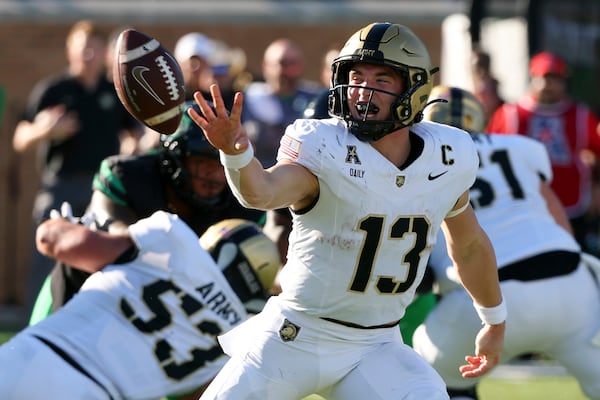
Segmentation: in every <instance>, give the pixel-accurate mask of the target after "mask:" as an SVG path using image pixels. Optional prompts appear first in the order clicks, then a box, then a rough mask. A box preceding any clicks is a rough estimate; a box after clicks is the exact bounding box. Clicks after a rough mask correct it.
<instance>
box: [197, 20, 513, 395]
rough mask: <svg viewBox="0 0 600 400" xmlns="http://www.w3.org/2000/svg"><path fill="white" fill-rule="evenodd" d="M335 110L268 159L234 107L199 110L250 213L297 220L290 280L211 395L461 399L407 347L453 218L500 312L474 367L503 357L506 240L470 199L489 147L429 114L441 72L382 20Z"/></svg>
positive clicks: (489, 324)
mask: <svg viewBox="0 0 600 400" xmlns="http://www.w3.org/2000/svg"><path fill="white" fill-rule="evenodd" d="M332 71H333V72H332V80H331V82H332V84H331V92H330V102H329V105H330V109H329V113H330V115H333V116H335V117H334V118H330V119H323V120H310V119H309V120H305V119H302V120H297V121H296V122H295V123H293V124H292V125H290V126H289V127H288V128H286V131H285V134H284V135H283V136H282V138H281V141H280V147H279V150H278V161H277V163H276V164H275V165H274V166H272V167H270V168H268V169H263V167H262V166H261V164H260V163H259V162H258V160H257V159H256V158H254V157H253V150H252V147H251V145H250V144H249V141H248V136H247V134H246V132H245V131H244V129H243V127H242V126H241V124H240V115H241V110H242V103H243V98H242V94H241V93H238V94H237V95H236V98H235V101H234V106H233V108H232V110H231V114H228V112H227V110H226V109H225V107H224V105H223V100H222V98H221V96H220V92H219V89H218V87H217V86H213V87H212V88H211V91H212V96H213V101H214V104H215V106H216V107H215V110H216V111H215V112H213V110H212V109H211V108H210V107H209V105H208V104H207V103H206V101H205V100H204V99H203V98H202V97H201V96H200V94H199V93H197V94H196V95H195V99H196V102H197V103H198V104H199V106H200V108H201V110H202V112H203V114H204V117H202V116H200V115H199V114H198V113H196V112H193V111H191V112H190V115H191V116H192V117H193V119H194V120H195V121H196V123H198V125H199V126H200V127H201V128H202V129H203V130H204V132H205V134H206V137H207V138H208V140H209V141H210V142H211V143H212V144H213V145H214V146H215V147H217V148H219V150H220V156H221V162H222V163H223V165H224V166H225V168H226V173H227V180H228V183H229V185H230V186H231V188H232V190H233V192H234V194H235V195H236V196H237V197H238V199H239V200H240V202H241V203H242V204H244V205H246V206H247V207H250V208H258V209H277V208H283V207H289V208H290V210H291V211H292V214H293V228H292V232H291V234H290V238H289V251H288V257H287V263H286V265H285V266H284V268H283V270H282V273H281V276H280V283H281V289H282V292H281V293H280V294H279V295H278V296H274V297H272V298H271V299H270V300H269V301H268V302H267V305H266V306H265V308H264V309H263V311H262V312H261V313H259V314H258V315H257V316H256V317H254V318H252V319H251V320H249V321H248V323H243V324H241V325H240V326H238V327H237V328H234V330H232V331H230V332H229V334H226V335H224V336H222V337H221V338H220V343H221V345H222V346H223V348H224V350H225V351H226V353H227V354H229V355H230V356H231V357H232V358H231V360H230V361H228V363H227V364H226V365H225V367H224V368H223V369H222V370H221V372H220V373H219V374H218V375H217V377H216V378H215V380H214V381H213V383H212V384H211V385H210V386H209V388H208V389H207V391H206V392H205V393H204V395H203V396H202V399H203V400H204V399H231V400H240V399H277V400H288V399H289V400H292V399H300V398H302V397H304V396H306V395H308V394H310V393H318V394H321V395H323V396H324V397H326V398H327V399H330V400H335V399H344V400H348V399H357V400H358V399H360V400H364V399H391V398H402V399H419V400H422V399H447V398H448V395H447V392H446V387H445V385H444V382H443V380H442V379H441V378H440V376H439V375H438V374H437V373H436V372H435V370H434V369H433V368H431V367H430V366H429V365H428V364H427V363H426V362H425V361H424V360H423V359H422V358H421V357H419V356H418V354H417V353H416V352H414V350H412V349H411V348H410V347H408V346H406V345H404V344H403V343H402V338H401V335H400V330H399V329H398V321H399V320H400V318H402V316H403V314H404V310H405V308H406V306H407V305H408V304H409V303H410V302H411V300H412V298H413V296H414V293H415V289H416V287H417V286H418V284H419V282H420V280H421V278H422V276H423V273H424V271H425V267H426V264H427V258H428V256H429V251H430V249H431V247H432V246H433V244H434V243H435V240H436V236H437V232H438V230H439V229H440V225H441V226H442V228H443V230H444V231H445V233H446V235H447V236H448V238H449V240H448V242H449V243H451V244H452V246H451V254H452V257H453V259H454V260H455V261H456V263H457V264H458V265H459V271H460V274H461V277H462V280H463V282H464V283H465V286H466V287H467V289H468V290H469V292H470V293H471V294H472V296H473V300H474V302H475V303H476V308H477V309H478V311H479V312H480V314H481V315H482V318H483V320H484V322H485V324H484V325H483V327H482V329H481V334H480V336H479V338H478V340H477V341H476V343H475V348H476V354H475V355H473V356H468V357H467V364H466V365H464V366H461V370H462V374H463V376H465V377H474V376H479V375H481V374H484V373H485V372H486V371H488V370H489V369H490V368H491V367H493V366H494V365H496V363H497V362H498V356H499V354H500V352H501V350H502V342H503V336H504V318H505V308H504V303H503V301H502V295H501V292H500V287H499V284H498V277H497V271H496V263H495V257H494V253H493V249H492V246H491V244H490V242H489V240H488V238H487V236H486V235H485V233H484V232H483V231H482V229H481V228H480V227H479V225H478V223H477V220H476V218H475V216H474V213H473V210H472V209H471V207H470V205H469V201H468V189H469V187H470V186H471V184H472V183H473V181H474V179H475V174H476V172H477V163H478V160H477V154H476V152H475V147H474V145H473V142H472V140H471V139H470V137H469V135H468V134H467V133H465V132H464V131H460V130H457V129H454V128H450V127H446V126H443V125H438V124H433V123H429V122H428V123H420V122H418V121H419V120H420V119H421V115H422V110H423V108H424V107H425V105H426V103H427V98H428V95H429V91H430V90H431V79H432V78H431V74H432V73H433V72H435V69H434V68H432V66H431V62H430V58H429V54H428V51H427V49H426V48H425V46H424V45H423V43H422V42H421V40H420V39H419V38H418V37H416V36H415V35H414V34H413V32H412V31H410V30H409V29H408V28H406V27H404V26H402V25H398V24H392V23H373V24H370V25H368V26H366V27H364V28H363V29H360V30H359V31H358V32H356V33H355V34H354V35H352V37H350V39H349V40H348V42H347V43H346V44H345V46H344V47H343V49H342V50H341V52H340V54H339V56H338V57H337V58H336V59H335V61H334V62H333V65H332Z"/></svg>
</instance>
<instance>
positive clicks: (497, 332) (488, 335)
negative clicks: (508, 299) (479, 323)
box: [459, 322, 506, 378]
mask: <svg viewBox="0 0 600 400" xmlns="http://www.w3.org/2000/svg"><path fill="white" fill-rule="evenodd" d="M505 327H506V325H505V323H504V322H503V323H501V324H498V325H485V326H484V327H483V328H481V330H480V331H479V333H478V334H477V338H476V339H475V354H476V356H466V357H465V360H466V361H467V363H468V364H466V365H462V366H461V367H460V368H459V369H460V372H461V373H462V376H463V378H475V377H478V376H481V375H483V374H485V373H486V372H488V371H490V370H491V369H492V368H494V367H495V366H496V365H498V363H499V362H500V353H502V347H503V345H504V330H505Z"/></svg>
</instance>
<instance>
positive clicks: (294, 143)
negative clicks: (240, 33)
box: [279, 135, 302, 160]
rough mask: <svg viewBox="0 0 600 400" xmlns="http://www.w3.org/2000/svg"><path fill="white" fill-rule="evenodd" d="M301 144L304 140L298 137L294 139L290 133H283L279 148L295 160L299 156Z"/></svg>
mask: <svg viewBox="0 0 600 400" xmlns="http://www.w3.org/2000/svg"><path fill="white" fill-rule="evenodd" d="M300 146H302V142H301V141H299V140H298V139H294V138H293V137H291V136H288V135H283V137H282V138H281V142H280V145H279V150H280V151H281V152H282V153H283V154H285V155H286V156H288V157H290V158H291V159H292V160H295V159H297V158H298V154H299V153H300Z"/></svg>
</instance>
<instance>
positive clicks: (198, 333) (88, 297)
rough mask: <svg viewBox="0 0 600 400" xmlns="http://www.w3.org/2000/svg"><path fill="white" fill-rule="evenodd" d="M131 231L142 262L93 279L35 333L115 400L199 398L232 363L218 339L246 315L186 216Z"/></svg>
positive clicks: (162, 218) (158, 219)
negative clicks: (190, 393) (201, 390)
mask: <svg viewBox="0 0 600 400" xmlns="http://www.w3.org/2000/svg"><path fill="white" fill-rule="evenodd" d="M129 232H130V234H131V237H132V239H133V240H134V241H135V242H136V244H137V246H138V248H139V254H138V256H137V258H136V259H135V260H134V261H132V262H130V263H127V264H119V265H111V266H107V267H106V268H104V269H103V270H102V271H100V272H96V273H95V274H93V275H92V276H91V277H90V278H88V279H87V280H86V282H85V283H84V285H83V286H82V288H81V291H80V292H79V293H78V294H77V295H76V296H75V297H73V299H71V300H70V301H69V302H68V303H67V304H66V305H65V306H64V307H62V308H61V309H60V310H59V311H57V312H56V313H55V314H52V315H50V316H49V317H48V318H46V319H44V320H42V321H41V322H39V323H38V324H36V325H34V326H32V327H29V328H28V330H29V333H30V334H32V335H35V336H37V337H40V338H43V339H44V340H45V341H48V342H51V343H53V344H54V345H55V346H57V347H59V348H60V349H62V350H63V351H64V352H66V353H67V355H68V356H69V357H70V358H71V359H73V360H75V362H76V363H77V364H79V365H80V366H81V367H82V368H83V369H84V370H85V371H86V372H87V373H88V374H89V375H91V376H92V377H93V378H94V379H95V380H96V381H98V382H100V383H101V384H102V386H104V388H105V389H107V391H108V392H110V393H112V394H113V398H127V399H150V398H161V397H163V396H166V395H169V394H175V393H184V392H186V391H191V390H193V389H196V388H197V387H199V386H201V385H202V384H204V383H205V382H207V381H208V380H210V379H212V378H213V377H214V376H215V375H216V373H217V372H218V371H219V370H220V369H221V367H222V366H223V365H224V364H225V362H226V361H227V358H226V356H225V355H224V354H223V353H222V351H221V349H220V347H219V345H218V343H217V340H216V336H217V335H219V334H221V333H224V332H226V331H228V330H230V329H231V328H232V327H234V326H236V325H237V324H239V323H241V322H242V321H244V320H245V319H247V313H246V311H245V309H244V306H243V304H242V303H241V301H240V300H239V299H238V297H237V296H236V295H235V293H234V292H233V289H231V287H230V286H229V283H228V282H227V280H226V279H225V277H224V276H223V274H222V273H221V270H220V269H219V267H218V266H217V265H216V264H215V263H214V261H213V259H212V258H211V256H210V255H209V254H208V253H207V252H206V251H204V250H203V249H202V248H201V247H200V245H199V242H198V236H197V235H196V234H194V232H193V231H192V230H191V229H190V228H189V227H188V226H187V225H185V224H184V223H183V222H182V221H181V220H180V219H179V218H178V217H176V216H174V215H171V214H167V213H164V212H161V211H159V212H156V213H155V214H153V215H152V216H151V217H150V218H147V219H145V220H141V221H140V222H138V223H136V224H134V225H132V226H130V228H129Z"/></svg>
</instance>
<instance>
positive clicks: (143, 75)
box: [113, 29, 185, 135]
mask: <svg viewBox="0 0 600 400" xmlns="http://www.w3.org/2000/svg"><path fill="white" fill-rule="evenodd" d="M113 81H114V85H115V89H116V91H117V95H118V96H119V99H120V100H121V103H123V105H124V106H125V108H126V109H127V111H129V113H130V114H131V115H133V116H134V117H135V118H137V119H138V120H139V121H140V122H142V123H143V124H144V125H146V126H148V127H149V128H151V129H153V130H155V131H157V132H159V133H162V134H166V135H170V134H172V133H174V132H175V131H176V130H177V127H178V126H179V123H180V122H181V118H182V116H183V112H184V111H185V89H184V85H183V75H182V73H181V68H180V67H179V64H178V63H177V61H176V60H175V57H173V55H172V54H171V53H170V52H169V51H167V50H166V49H165V48H164V47H163V46H162V45H161V44H160V43H159V42H158V40H156V39H155V38H152V37H150V36H148V35H146V34H144V33H141V32H139V31H137V30H135V29H126V30H124V31H122V32H121V33H120V34H119V37H118V39H117V43H116V48H115V58H114V64H113Z"/></svg>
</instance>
